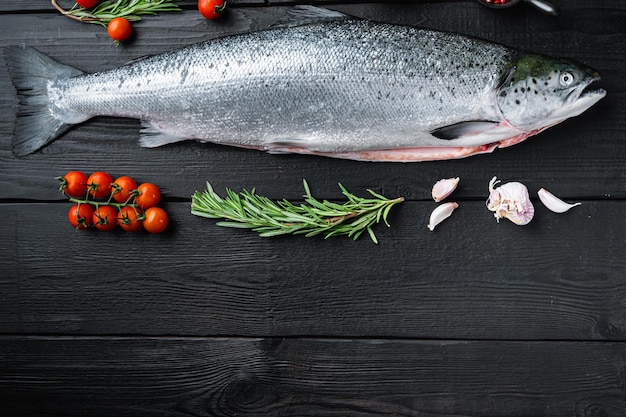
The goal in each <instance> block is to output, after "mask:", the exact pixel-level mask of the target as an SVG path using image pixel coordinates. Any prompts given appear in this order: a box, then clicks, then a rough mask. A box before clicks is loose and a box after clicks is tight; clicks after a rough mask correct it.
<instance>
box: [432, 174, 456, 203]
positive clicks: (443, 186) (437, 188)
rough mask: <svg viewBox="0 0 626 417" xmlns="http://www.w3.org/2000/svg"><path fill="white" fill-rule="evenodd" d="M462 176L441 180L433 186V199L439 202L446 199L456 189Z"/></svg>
mask: <svg viewBox="0 0 626 417" xmlns="http://www.w3.org/2000/svg"><path fill="white" fill-rule="evenodd" d="M459 181H460V178H459V177H457V178H447V179H443V180H439V181H437V182H436V183H435V185H434V186H433V191H432V196H433V200H435V201H436V202H437V203H439V202H440V201H442V200H444V199H445V198H446V197H448V196H449V195H450V194H452V192H453V191H454V190H455V189H456V186H457V185H458V184H459Z"/></svg>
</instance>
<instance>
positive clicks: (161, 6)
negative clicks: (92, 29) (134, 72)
mask: <svg viewBox="0 0 626 417" xmlns="http://www.w3.org/2000/svg"><path fill="white" fill-rule="evenodd" d="M176 1H177V0H105V1H102V2H100V3H99V4H98V5H97V6H96V7H94V8H93V9H85V8H82V7H80V6H78V5H77V4H75V5H74V7H72V8H71V9H70V10H64V9H63V8H61V7H60V6H59V5H58V4H57V2H56V0H52V5H53V6H54V7H55V8H56V9H57V10H58V11H60V12H61V13H63V14H64V15H65V16H67V17H69V18H70V19H74V20H79V21H81V22H89V23H97V24H99V25H102V26H104V27H106V25H107V24H108V23H109V22H110V21H111V19H114V18H116V17H124V18H126V19H127V20H129V21H131V22H133V21H137V20H141V16H143V15H156V14H157V13H160V12H178V11H180V10H181V8H180V7H178V5H177V4H176Z"/></svg>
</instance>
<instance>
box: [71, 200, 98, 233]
mask: <svg viewBox="0 0 626 417" xmlns="http://www.w3.org/2000/svg"><path fill="white" fill-rule="evenodd" d="M67 219H68V220H69V222H70V224H71V225H72V226H74V228H76V229H86V228H88V227H89V226H91V225H92V224H93V222H92V220H93V209H92V208H91V206H90V205H89V204H80V203H79V204H74V205H73V206H72V208H70V211H69V212H68V213H67Z"/></svg>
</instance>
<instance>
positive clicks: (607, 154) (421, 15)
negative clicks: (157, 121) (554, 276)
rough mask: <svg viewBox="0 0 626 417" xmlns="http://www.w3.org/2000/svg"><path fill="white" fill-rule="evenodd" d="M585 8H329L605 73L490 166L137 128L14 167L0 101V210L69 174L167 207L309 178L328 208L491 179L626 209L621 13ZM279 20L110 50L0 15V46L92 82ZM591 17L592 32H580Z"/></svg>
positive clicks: (180, 25)
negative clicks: (579, 108)
mask: <svg viewBox="0 0 626 417" xmlns="http://www.w3.org/2000/svg"><path fill="white" fill-rule="evenodd" d="M594 4H595V3H593V2H588V1H581V2H568V3H567V4H564V5H563V9H564V10H563V14H562V16H561V17H560V18H558V19H552V18H549V17H547V16H542V15H540V14H539V13H537V12H535V11H533V10H530V9H525V8H519V9H516V10H517V11H516V12H515V13H513V12H503V13H498V12H496V11H493V10H487V9H485V8H484V7H481V6H479V5H478V4H477V3H476V4H474V2H470V3H467V4H466V3H457V2H454V3H436V4H426V5H415V4H412V5H411V4H402V5H394V6H393V7H391V6H388V5H366V6H356V5H343V6H341V7H336V8H338V9H340V10H342V11H346V12H351V13H353V14H356V15H359V16H360V17H370V18H377V19H382V20H387V21H392V22H397V23H405V24H419V25H421V26H425V27H433V28H438V29H443V30H453V31H457V32H462V33H466V34H469V35H475V36H479V37H483V38H487V39H491V40H496V41H499V42H503V43H506V44H509V45H511V46H514V47H519V48H522V49H531V50H537V51H539V52H545V53H550V54H558V55H567V56H572V57H574V58H576V59H579V60H582V61H584V62H587V63H589V64H591V65H593V66H595V67H597V68H598V69H599V70H600V71H601V72H602V73H603V74H605V80H604V81H602V84H603V86H604V87H606V88H607V89H608V90H609V95H608V96H607V97H606V98H605V99H604V100H602V101H601V102H600V103H599V104H598V105H597V106H595V107H594V108H593V109H591V110H590V111H588V112H586V113H585V114H584V115H582V116H580V117H578V118H576V119H574V120H571V121H568V122H566V123H564V124H563V125H561V126H558V127H555V128H553V129H551V130H548V131H547V132H544V133H542V134H541V135H540V136H538V137H535V138H532V139H530V140H529V141H527V142H526V143H524V144H521V145H518V146H515V147H512V148H509V149H504V150H499V151H497V152H495V153H494V154H492V155H481V156H477V157H472V158H469V159H465V160H459V161H443V162H434V163H421V164H406V165H403V164H379V165H373V164H368V163H360V162H354V161H337V160H331V159H325V158H319V157H306V156H295V155H266V154H263V153H260V152H257V151H247V150H241V149H233V148H226V147H219V146H213V145H200V144H193V143H184V144H176V145H172V146H169V147H166V148H161V149H156V150H145V149H140V148H139V147H138V146H137V143H136V142H137V138H138V127H139V125H138V123H137V122H136V121H128V120H121V119H103V118H100V119H96V120H94V121H92V122H88V123H86V124H85V125H84V126H81V127H79V128H77V129H75V130H74V131H72V132H70V133H68V134H67V135H65V137H64V138H62V139H60V140H58V141H56V142H55V143H53V144H52V145H50V146H49V147H47V148H46V149H45V150H43V151H42V152H39V153H36V154H34V155H31V156H29V157H26V158H19V159H18V158H15V157H14V156H13V155H12V153H11V151H10V138H11V136H12V123H13V118H14V114H15V105H16V103H15V98H14V97H12V96H11V95H10V94H9V95H3V96H2V97H0V199H24V198H36V199H44V200H49V199H55V198H58V195H57V194H56V193H55V191H54V188H53V187H51V183H52V182H54V181H52V180H51V178H52V177H54V176H55V175H58V174H59V173H63V172H65V171H67V170H70V169H74V168H78V169H83V170H86V171H94V170H97V169H107V170H109V171H111V172H113V173H116V174H120V175H121V174H129V175H135V176H144V177H147V178H154V179H155V181H156V182H159V183H160V184H161V185H162V186H163V187H164V188H167V189H168V190H169V192H170V193H171V194H170V195H171V196H173V197H180V198H185V197H188V196H189V195H190V194H191V193H192V192H193V190H194V189H195V188H197V187H198V186H199V185H198V183H201V182H202V181H203V180H204V179H211V180H212V181H213V182H215V183H216V185H217V186H220V187H223V186H229V187H232V188H237V189H240V188H244V187H258V188H260V189H263V190H264V191H265V192H266V193H268V194H270V196H271V197H273V198H282V197H287V198H298V197H299V196H300V195H301V188H300V186H299V184H297V185H296V186H294V181H293V179H294V178H298V179H300V178H307V179H309V180H314V181H315V182H317V183H318V184H319V183H320V182H321V184H319V185H318V190H319V193H320V194H321V196H322V197H327V198H338V197H340V194H339V192H338V190H337V187H336V183H337V182H338V181H341V182H343V183H344V184H345V185H347V186H350V187H357V188H358V187H363V188H366V187H370V188H382V189H384V190H387V191H388V192H389V193H390V194H402V195H404V196H405V197H406V198H409V199H428V198H429V193H430V187H431V185H432V184H433V183H434V182H435V181H436V180H438V179H440V178H443V177H448V176H457V175H460V176H462V177H463V186H462V188H461V189H460V190H459V194H458V196H459V198H472V199H473V198H479V197H480V198H482V197H481V196H482V195H483V193H484V189H485V183H486V182H487V181H488V180H489V178H490V177H491V176H492V175H498V176H501V177H504V178H512V179H517V180H521V181H525V182H536V184H538V185H540V186H546V187H548V186H551V187H552V188H553V189H555V191H557V192H559V193H560V195H562V196H563V197H567V198H571V199H578V198H606V197H607V196H611V197H614V198H624V197H625V196H626V189H625V188H624V187H623V186H622V184H621V183H620V182H619V181H612V180H611V179H617V178H622V177H623V176H624V174H625V173H624V166H626V145H625V143H624V141H623V140H622V139H623V132H624V130H625V127H624V120H626V117H625V114H624V112H625V111H626V110H625V109H626V93H625V92H624V91H623V87H622V86H621V81H620V80H621V78H620V74H621V71H622V69H623V67H624V57H625V56H626V50H625V48H626V47H625V45H624V43H623V42H622V39H623V36H624V29H623V27H619V25H617V24H616V22H618V21H619V19H618V18H616V17H615V16H624V15H625V14H626V12H625V10H626V2H611V4H610V5H607V6H606V7H603V8H596V9H594V13H593V14H590V13H588V10H589V8H590V7H592V6H593V5H594ZM286 10H287V9H286V8H281V7H270V8H237V9H233V10H232V13H230V14H229V17H228V18H227V19H224V20H223V21H220V22H217V23H213V22H206V21H204V20H203V19H202V18H201V17H200V16H198V15H197V13H193V11H191V10H189V11H186V12H185V13H181V14H175V15H168V16H167V17H154V18H151V19H147V20H146V21H145V22H143V23H141V27H140V28H139V29H138V30H139V31H140V33H141V35H140V36H139V37H138V38H137V40H136V41H135V42H133V44H131V45H129V46H126V47H123V48H111V47H110V40H108V38H107V37H106V34H105V33H104V32H103V31H102V30H101V29H100V28H94V27H92V26H89V25H84V24H79V23H74V22H65V21H63V20H60V19H59V18H56V17H55V18H51V16H50V15H42V14H33V15H28V16H22V15H1V16H0V19H2V20H1V21H0V23H2V24H0V45H9V44H16V43H22V42H25V43H27V44H29V45H33V46H35V47H37V48H39V49H40V50H42V51H43V52H46V53H49V54H50V55H52V56H53V57H55V58H56V59H58V60H59V61H62V62H64V63H67V64H71V65H76V66H77V67H80V68H81V69H84V70H86V71H95V70H98V69H102V68H111V67H115V66H117V65H121V64H122V63H124V62H127V61H128V60H129V59H132V58H136V57H138V56H142V55H146V54H150V53H157V52H160V51H164V50H168V49H172V48H176V47H179V46H182V45H185V44H188V43H192V42H197V41H202V40H206V39H210V38H213V37H216V36H219V35H223V34H230V33H236V32H242V31H248V30H252V29H260V28H266V27H268V26H269V25H270V24H271V23H273V22H275V21H276V20H277V19H279V18H280V17H281V16H284V15H285V14H286ZM590 15H593V19H592V23H593V24H592V25H590V24H587V23H586V19H588V16H590ZM9 18H10V20H9ZM32 27H37V30H36V31H33V30H31V29H30V28H32ZM598 28H602V30H600V29H598ZM3 66H4V64H3V63H1V62H0V67H3ZM0 90H2V91H12V87H11V86H10V82H9V79H8V76H7V74H6V72H4V71H0ZM103 155H105V157H104V158H103ZM74 161H80V163H77V162H74ZM138 161H149V163H147V164H138ZM252 180H253V181H252Z"/></svg>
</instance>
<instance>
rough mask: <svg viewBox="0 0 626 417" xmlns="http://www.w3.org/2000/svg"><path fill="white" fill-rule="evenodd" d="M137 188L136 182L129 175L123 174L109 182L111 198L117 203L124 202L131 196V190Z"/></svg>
mask: <svg viewBox="0 0 626 417" xmlns="http://www.w3.org/2000/svg"><path fill="white" fill-rule="evenodd" d="M136 189H137V183H136V182H135V180H134V179H132V178H131V177H127V176H123V177H119V178H118V179H116V180H115V182H113V184H111V192H112V194H113V199H114V200H115V201H117V202H118V203H125V202H127V201H128V199H129V198H130V197H131V192H132V191H134V190H136Z"/></svg>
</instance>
